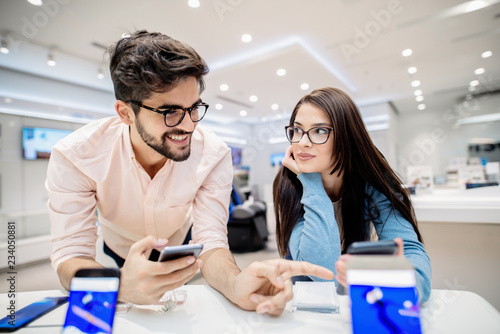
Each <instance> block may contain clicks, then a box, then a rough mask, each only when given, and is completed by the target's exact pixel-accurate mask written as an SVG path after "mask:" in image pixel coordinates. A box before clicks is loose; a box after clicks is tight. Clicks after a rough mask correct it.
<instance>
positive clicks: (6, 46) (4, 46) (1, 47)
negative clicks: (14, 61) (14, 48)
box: [0, 36, 9, 54]
mask: <svg viewBox="0 0 500 334" xmlns="http://www.w3.org/2000/svg"><path fill="white" fill-rule="evenodd" d="M0 52H1V53H3V54H7V53H9V43H8V42H7V39H6V37H5V36H4V37H2V43H1V45H0Z"/></svg>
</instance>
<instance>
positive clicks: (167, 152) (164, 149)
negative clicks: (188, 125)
mask: <svg viewBox="0 0 500 334" xmlns="http://www.w3.org/2000/svg"><path fill="white" fill-rule="evenodd" d="M135 124H136V128H137V132H138V133H139V136H141V138H142V140H143V141H144V142H145V143H146V144H147V145H148V146H149V147H151V148H152V149H153V150H155V151H156V152H158V153H159V154H161V155H163V156H164V157H165V158H167V159H170V160H173V161H184V160H187V158H189V155H190V154H191V136H190V137H189V142H188V144H187V150H186V151H182V152H180V153H177V154H176V153H175V152H174V150H172V149H171V148H170V146H169V145H168V143H167V134H168V135H185V134H189V132H185V131H180V130H175V129H173V130H172V131H170V132H165V133H164V134H163V136H162V137H161V141H162V142H161V144H158V143H155V141H156V139H155V138H154V137H153V136H151V135H150V134H149V133H148V132H147V131H146V130H145V129H144V127H143V126H142V124H141V122H140V121H139V119H138V118H136V122H135Z"/></svg>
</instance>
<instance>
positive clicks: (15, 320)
mask: <svg viewBox="0 0 500 334" xmlns="http://www.w3.org/2000/svg"><path fill="white" fill-rule="evenodd" d="M66 300H67V297H47V298H44V299H42V300H39V301H36V302H34V303H31V304H29V305H28V306H26V307H23V308H22V309H20V310H17V311H16V312H15V313H14V314H11V315H9V316H6V317H5V318H3V319H0V329H2V328H3V329H14V328H19V327H22V326H24V325H25V324H27V323H29V322H30V321H32V320H35V319H37V318H38V317H40V316H42V315H44V314H45V313H47V312H49V311H50V310H52V309H54V308H56V307H57V306H59V305H61V304H63V303H64V302H65V301H66Z"/></svg>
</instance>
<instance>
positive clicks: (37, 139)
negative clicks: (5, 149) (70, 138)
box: [23, 127, 73, 160]
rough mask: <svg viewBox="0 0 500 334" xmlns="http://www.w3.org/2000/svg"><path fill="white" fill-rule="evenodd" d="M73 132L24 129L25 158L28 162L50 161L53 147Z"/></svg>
mask: <svg viewBox="0 0 500 334" xmlns="http://www.w3.org/2000/svg"><path fill="white" fill-rule="evenodd" d="M71 132H73V131H71V130H60V129H48V128H28V127H24V128H23V157H24V159H27V160H35V159H48V158H50V153H51V152H52V147H54V145H55V144H56V143H57V142H58V141H59V140H60V139H62V138H64V137H66V136H67V135H69V134H70V133H71Z"/></svg>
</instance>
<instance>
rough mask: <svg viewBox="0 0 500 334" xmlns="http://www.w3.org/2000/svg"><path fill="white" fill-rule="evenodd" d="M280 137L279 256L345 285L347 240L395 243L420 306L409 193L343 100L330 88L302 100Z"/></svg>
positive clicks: (426, 278)
mask: <svg viewBox="0 0 500 334" xmlns="http://www.w3.org/2000/svg"><path fill="white" fill-rule="evenodd" d="M286 133H287V137H288V140H289V141H290V142H291V146H289V147H288V149H287V150H286V153H285V158H284V159H283V167H281V169H280V171H279V173H278V175H277V176H276V179H275V180H274V185H273V193H274V207H275V214H276V228H277V229H276V231H277V242H278V250H279V252H280V255H281V256H282V257H288V258H290V257H291V258H292V259H293V260H296V261H309V262H312V263H314V264H318V265H321V266H324V267H326V268H328V269H330V270H332V271H334V272H335V274H336V276H335V278H336V280H337V281H338V282H339V283H340V284H342V285H344V286H345V285H346V281H345V271H346V270H345V262H346V258H347V257H348V256H349V255H342V256H341V254H342V253H344V252H345V250H346V249H347V247H348V246H349V245H350V244H351V243H353V242H355V241H364V240H376V239H377V238H378V240H395V241H396V243H397V244H398V246H399V251H398V255H399V256H406V257H407V258H408V259H409V260H410V261H411V262H412V264H413V265H414V267H415V270H416V276H417V288H418V291H419V296H420V297H419V298H420V301H421V302H424V301H426V300H427V299H428V298H429V295H430V290H431V287H430V277H431V265H430V260H429V257H428V256H427V253H426V252H425V249H424V246H423V244H422V236H421V235H420V232H419V231H418V227H417V221H416V219H415V214H414V212H413V208H412V205H411V202H410V199H409V196H408V192H407V191H406V190H405V189H404V188H403V187H402V186H401V184H402V182H401V181H400V179H399V178H398V176H397V175H396V174H395V173H394V171H393V170H392V169H391V168H390V166H389V164H388V163H387V161H386V160H385V158H384V157H383V155H382V154H381V153H380V152H379V150H378V149H377V148H376V147H375V145H374V144H373V143H372V141H371V139H370V136H369V135H368V132H367V131H366V129H365V126H364V124H363V121H362V119H361V115H360V113H359V110H358V108H357V106H356V105H355V104H354V102H353V101H352V100H351V99H350V97H349V96H348V95H347V94H345V93H344V92H342V91H341V90H339V89H335V88H322V89H317V90H315V91H313V92H312V93H310V94H308V95H306V96H304V97H303V98H302V99H301V100H300V101H299V102H298V103H297V105H296V106H295V109H294V110H293V113H292V116H291V118H290V125H289V126H287V127H286Z"/></svg>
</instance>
